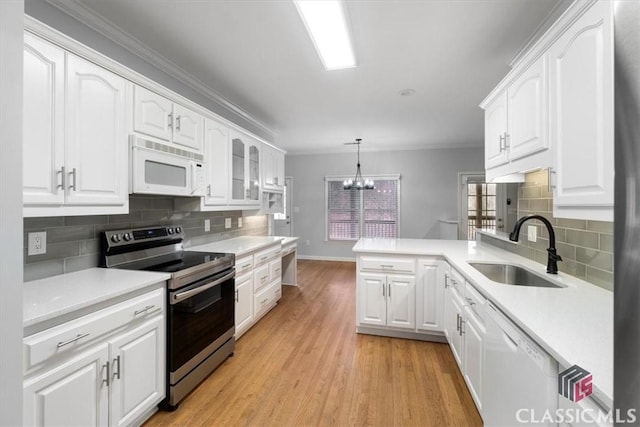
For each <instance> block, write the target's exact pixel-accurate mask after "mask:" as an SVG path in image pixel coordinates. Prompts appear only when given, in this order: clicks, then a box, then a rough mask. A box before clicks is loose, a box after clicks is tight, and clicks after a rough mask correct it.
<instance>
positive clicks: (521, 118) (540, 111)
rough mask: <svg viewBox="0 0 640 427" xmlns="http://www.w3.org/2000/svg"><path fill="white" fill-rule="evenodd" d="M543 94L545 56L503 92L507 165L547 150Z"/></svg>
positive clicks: (544, 97) (544, 86)
mask: <svg viewBox="0 0 640 427" xmlns="http://www.w3.org/2000/svg"><path fill="white" fill-rule="evenodd" d="M547 93H548V86H547V55H543V56H542V57H540V58H539V59H538V60H537V61H536V62H534V63H533V64H532V65H531V66H530V67H529V68H527V69H526V70H525V71H524V72H523V73H522V74H521V75H520V77H518V78H517V79H516V80H515V81H514V82H513V83H512V84H511V85H510V86H509V89H508V90H507V96H508V100H507V103H508V105H509V114H508V115H507V117H508V124H507V128H508V133H507V138H506V141H505V146H506V147H507V148H508V150H509V159H510V160H511V161H513V160H517V159H520V158H522V157H525V156H528V155H530V154H533V153H536V152H538V151H542V150H546V149H547V148H549V139H548V138H547V129H548V125H547V108H546V106H547V102H548V101H547Z"/></svg>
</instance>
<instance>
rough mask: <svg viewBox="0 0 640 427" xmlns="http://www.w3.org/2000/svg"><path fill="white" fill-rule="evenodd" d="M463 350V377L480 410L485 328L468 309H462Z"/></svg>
mask: <svg viewBox="0 0 640 427" xmlns="http://www.w3.org/2000/svg"><path fill="white" fill-rule="evenodd" d="M464 316H465V320H464V324H463V326H462V330H463V337H464V352H463V354H462V358H463V362H462V363H463V366H464V379H465V381H466V383H467V385H468V386H469V391H470V392H471V396H472V397H473V400H475V402H476V406H477V407H478V410H480V411H481V412H482V366H483V362H484V361H483V354H484V347H483V345H484V335H485V329H484V326H483V325H482V324H481V322H480V321H479V320H478V319H477V318H476V317H475V315H474V314H473V312H472V311H471V310H469V309H465V310H464Z"/></svg>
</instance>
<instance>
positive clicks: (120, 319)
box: [24, 288, 165, 371]
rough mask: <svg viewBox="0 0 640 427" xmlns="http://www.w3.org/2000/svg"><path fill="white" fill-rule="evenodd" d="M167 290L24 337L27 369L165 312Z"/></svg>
mask: <svg viewBox="0 0 640 427" xmlns="http://www.w3.org/2000/svg"><path fill="white" fill-rule="evenodd" d="M164 305H165V290H164V288H162V289H156V290H154V291H152V292H149V293H146V294H144V295H140V296H138V297H135V298H132V299H131V300H129V301H124V302H121V303H119V304H116V305H114V306H111V307H108V308H105V309H102V310H99V311H96V312H95V313H91V314H88V315H86V316H82V317H80V318H78V319H74V320H71V321H69V322H67V323H64V324H62V325H59V326H55V327H53V328H50V329H47V330H44V331H42V332H38V333H37V334H34V335H31V336H28V337H26V338H25V339H24V362H25V363H24V369H25V371H28V370H29V369H30V368H32V367H33V366H35V365H38V364H39V363H42V362H44V361H45V360H47V359H49V358H51V357H57V356H59V355H64V354H69V353H72V352H73V351H74V350H77V349H84V348H86V344H87V343H91V342H93V341H95V340H96V339H97V338H100V337H101V336H104V335H106V334H108V333H109V332H111V331H115V330H116V329H118V328H120V327H122V326H125V325H127V324H129V323H132V322H134V321H138V320H139V319H147V318H149V317H151V316H154V315H157V314H159V313H162V312H163V311H164Z"/></svg>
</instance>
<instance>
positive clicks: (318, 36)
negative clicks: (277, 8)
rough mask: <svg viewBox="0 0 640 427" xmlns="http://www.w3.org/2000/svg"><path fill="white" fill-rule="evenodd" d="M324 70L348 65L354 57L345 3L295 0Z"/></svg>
mask: <svg viewBox="0 0 640 427" xmlns="http://www.w3.org/2000/svg"><path fill="white" fill-rule="evenodd" d="M294 3H295V5H296V8H297V9H298V12H299V13H300V16H301V17H302V21H303V22H304V25H305V27H307V31H308V32H309V36H311V40H312V41H313V44H314V46H315V47H316V51H318V55H319V56H320V60H321V61H322V64H323V65H324V68H326V69H327V70H337V69H341V68H351V67H355V66H356V59H355V55H354V53H353V46H352V44H351V36H350V33H349V28H348V26H347V19H346V15H345V12H344V6H343V4H342V2H341V1H338V0H294Z"/></svg>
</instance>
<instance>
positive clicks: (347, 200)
mask: <svg viewBox="0 0 640 427" xmlns="http://www.w3.org/2000/svg"><path fill="white" fill-rule="evenodd" d="M342 183H343V178H327V186H326V188H327V195H326V196H327V212H326V214H327V239H328V240H358V239H359V238H360V237H361V236H362V237H383V238H395V237H397V235H398V219H399V183H400V181H399V178H398V177H395V176H394V177H393V178H375V189H374V190H354V189H352V190H345V189H343V184H342Z"/></svg>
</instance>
